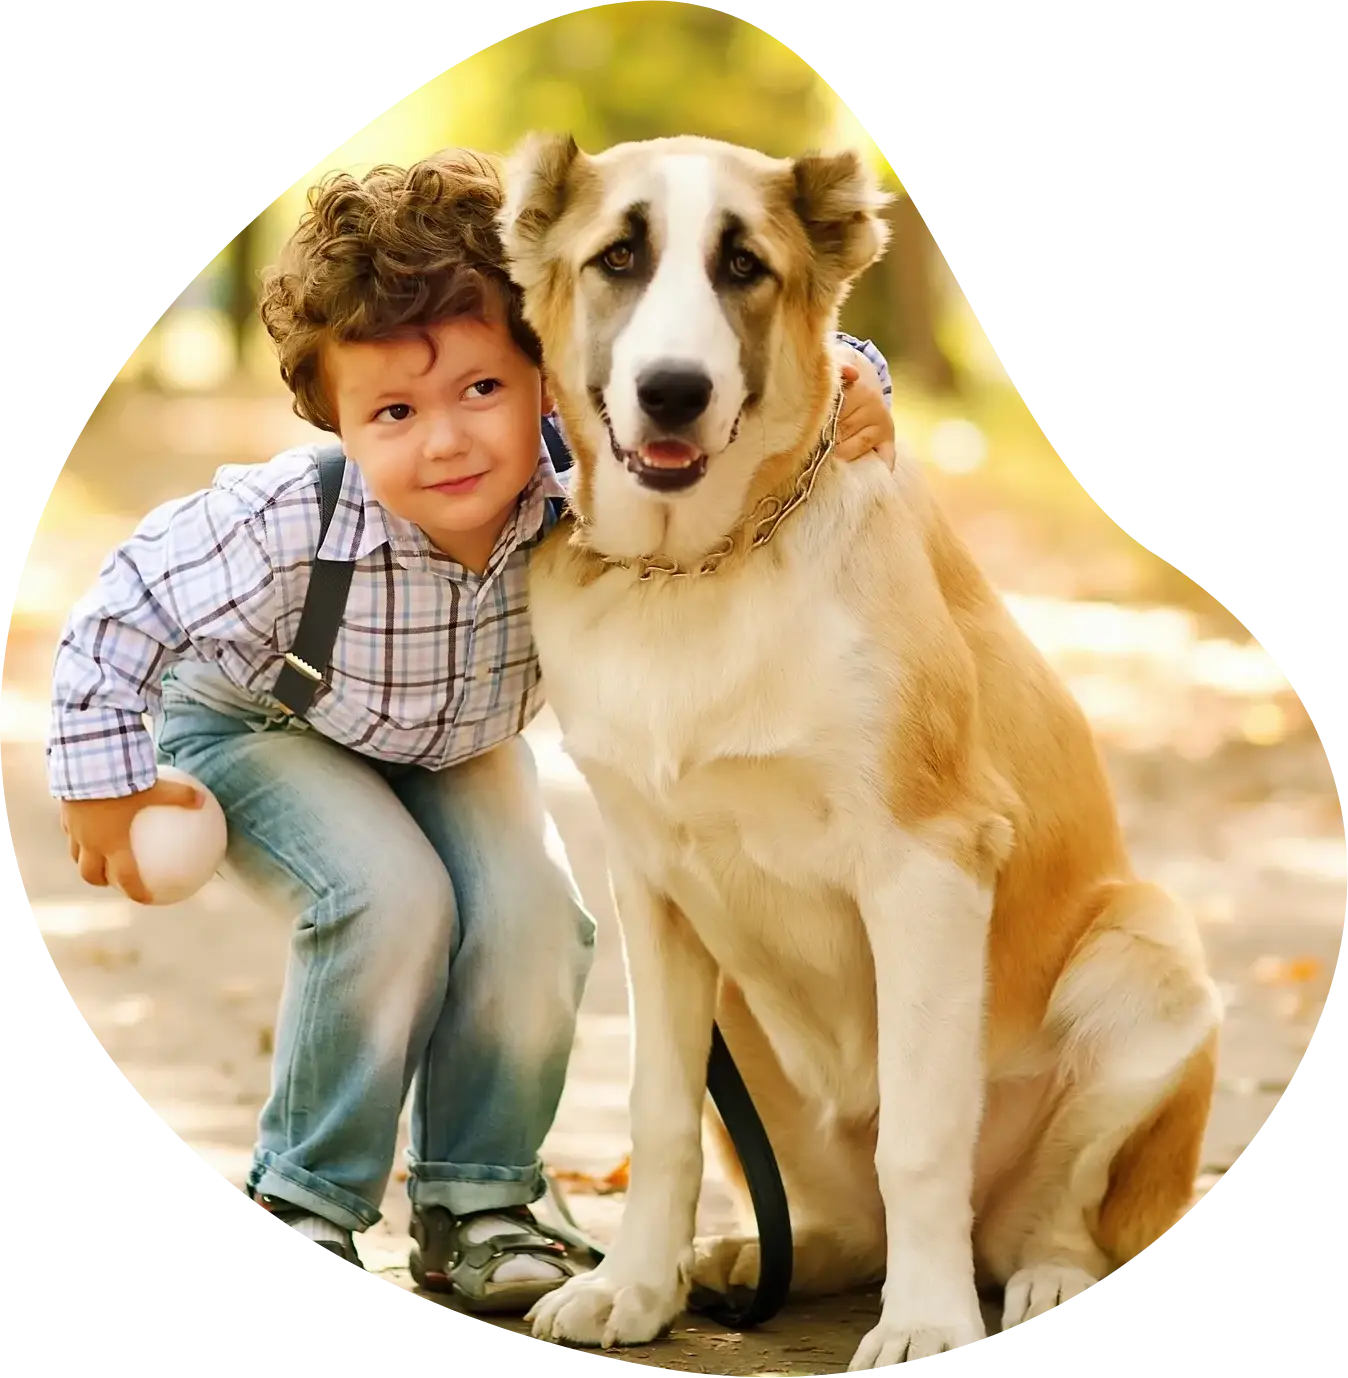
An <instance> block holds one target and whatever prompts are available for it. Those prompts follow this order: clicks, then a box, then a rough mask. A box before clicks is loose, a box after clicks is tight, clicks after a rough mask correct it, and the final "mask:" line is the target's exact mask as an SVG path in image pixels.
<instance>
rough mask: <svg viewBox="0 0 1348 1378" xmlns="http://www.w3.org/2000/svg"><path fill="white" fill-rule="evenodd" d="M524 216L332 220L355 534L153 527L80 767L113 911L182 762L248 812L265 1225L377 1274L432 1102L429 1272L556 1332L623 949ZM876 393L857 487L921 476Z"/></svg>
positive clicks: (203, 525) (103, 621)
mask: <svg viewBox="0 0 1348 1378" xmlns="http://www.w3.org/2000/svg"><path fill="white" fill-rule="evenodd" d="M500 203H501V186H500V182H499V179H498V176H497V173H496V171H495V169H494V167H493V166H492V165H491V164H489V163H488V162H486V161H485V160H483V159H481V158H480V157H478V156H477V155H475V154H472V153H468V152H463V151H448V152H445V153H442V154H440V155H437V156H436V157H435V158H432V159H428V160H426V161H424V162H422V163H419V164H417V165H415V166H414V167H412V168H411V169H408V170H406V171H404V170H400V169H396V168H390V167H384V168H379V169H376V170H375V171H373V172H371V173H370V174H369V175H368V176H366V177H365V178H364V179H363V180H361V181H356V180H355V179H353V178H350V177H346V176H339V177H336V178H334V179H331V180H329V181H327V182H326V183H324V184H322V185H320V186H319V187H317V188H315V189H314V190H313V192H311V195H310V209H309V212H308V213H307V214H306V216H305V217H304V219H303V220H302V222H301V224H300V226H299V229H298V230H297V231H296V233H295V235H294V236H293V237H292V239H291V240H290V242H289V243H288V245H287V246H286V248H285V251H284V253H283V257H282V260H281V263H280V266H279V268H278V269H277V270H275V271H273V272H272V273H271V274H270V275H269V276H268V279H267V282H266V284H265V289H264V295H263V302H262V312H263V317H264V319H265V321H266V324H267V328H268V331H269V333H270V335H271V337H272V340H273V342H274V343H275V345H276V348H277V351H278V354H279V356H280V363H281V373H282V377H283V378H284V379H285V381H286V383H287V385H288V386H289V388H290V389H291V392H292V393H293V395H294V406H295V410H296V412H297V413H298V414H299V415H300V416H301V417H303V418H305V419H306V420H308V421H310V422H311V423H313V424H314V425H316V426H318V427H319V428H321V429H324V430H328V431H332V432H334V433H336V434H337V435H338V436H339V437H340V439H341V442H342V448H343V450H344V453H345V455H346V458H347V459H348V460H349V461H350V462H349V463H347V465H346V469H345V473H344V477H343V479H342V488H341V494H340V499H339V501H338V503H337V506H336V509H335V513H333V515H332V517H331V525H330V527H329V528H328V531H327V535H326V537H325V538H324V539H322V541H321V543H320V539H319V533H320V497H319V487H318V484H317V482H316V475H317V455H316V451H315V448H314V447H312V446H309V447H303V448H301V449H297V450H292V451H289V452H287V453H285V454H282V455H280V456H278V457H277V458H275V459H273V460H272V461H270V462H269V463H267V464H261V465H252V466H229V467H226V468H225V469H222V470H221V471H220V472H219V473H218V474H217V475H216V478H215V481H214V483H213V485H212V486H211V487H210V488H208V489H205V490H203V491H201V492H198V493H196V494H194V495H192V496H191V497H188V498H186V499H183V500H181V501H176V502H171V503H168V504H166V505H164V506H163V507H161V508H159V509H158V510H157V511H155V512H153V513H151V514H150V515H149V516H148V517H147V518H146V519H145V521H144V522H143V523H142V524H141V526H140V527H139V529H138V530H137V532H136V533H135V535H134V536H133V537H132V538H131V539H130V540H129V541H128V542H127V543H126V544H125V545H123V546H122V547H121V548H120V549H118V550H117V551H115V552H114V553H113V555H112V556H111V557H110V559H109V561H108V562H107V564H106V565H105V566H104V569H103V572H102V574H101V576H100V580H99V583H98V585H97V586H96V588H95V589H94V590H93V591H92V592H91V593H90V594H89V595H88V596H87V597H86V598H85V599H83V600H82V601H81V603H80V604H79V605H78V606H77V607H76V608H75V610H74V612H73V613H72V615H71V618H70V620H69V622H68V624H67V627H66V630H65V634H64V636H63V638H62V641H61V645H60V649H59V651H58V654H57V659H56V667H55V676H54V691H53V728H52V735H51V740H50V743H49V747H48V765H49V777H50V784H51V789H52V792H53V794H54V795H56V796H57V797H58V798H59V799H60V800H61V801H62V803H61V815H62V823H63V826H64V828H65V830H66V832H67V834H68V836H69V838H70V845H71V855H72V857H73V858H74V859H75V861H76V862H77V863H78V866H79V870H80V874H81V875H82V876H83V877H84V879H85V880H87V881H89V882H91V883H93V884H95V885H106V884H108V883H113V884H116V885H117V886H119V887H120V888H121V889H122V890H123V891H124V892H125V893H126V894H127V895H128V896H129V897H131V898H132V899H135V900H141V901H143V900H145V899H146V898H148V897H147V896H146V894H145V892H144V888H143V886H142V884H141V881H140V878H139V876H138V875H137V873H136V869H135V865H134V862H133V860H132V858H131V853H130V847H129V840H128V838H129V829H130V825H131V822H132V819H133V818H134V816H135V814H136V813H137V812H138V811H139V809H141V808H143V807H145V806H146V805H147V804H161V803H169V804H176V805H182V806H184V807H193V806H196V805H198V804H199V799H198V797H197V796H196V795H195V792H194V791H192V790H190V789H189V788H186V787H184V786H181V785H178V784H175V783H172V782H169V781H158V780H156V761H159V762H163V763H171V764H173V765H176V766H179V767H181V768H183V769H185V770H187V771H189V772H190V773H191V774H192V775H194V776H195V777H196V778H197V779H199V780H201V781H202V783H203V784H204V785H205V786H206V787H207V788H209V789H210V790H211V791H212V792H213V793H214V794H215V795H216V797H217V798H218V799H219V801H220V804H221V806H222V808H223V809H224V812H225V816H226V819H227V821H228V825H229V850H228V855H227V858H226V867H225V869H226V871H227V873H228V874H230V875H231V876H232V877H233V878H235V879H236V880H239V881H241V882H242V884H243V885H244V886H245V887H246V888H247V889H248V890H249V891H250V892H251V893H252V894H254V895H255V896H257V897H258V898H259V899H261V900H263V901H264V902H267V903H269V904H271V905H272V906H274V907H276V908H277V909H279V910H281V911H282V912H284V913H286V914H287V915H288V916H289V917H290V918H291V919H292V920H293V922H294V928H293V934H292V939H291V950H290V958H289V963H288V966H287V971H286V979H285V988H284V992H283V996H282V1003H281V1010H280V1014H279V1018H278V1020H277V1035H276V1049H275V1057H274V1064H273V1074H272V1087H271V1094H270V1097H269V1099H268V1101H267V1103H266V1106H265V1107H264V1109H263V1111H262V1115H261V1120H260V1125H259V1135H258V1143H257V1146H256V1149H255V1154H254V1161H253V1166H252V1170H251V1172H250V1175H249V1179H248V1191H249V1194H250V1195H251V1196H252V1197H253V1198H254V1199H255V1200H257V1201H258V1202H260V1203H261V1204H262V1205H263V1206H265V1207H266V1208H267V1209H268V1210H270V1211H271V1212H273V1213H274V1214H275V1215H277V1216H278V1217H279V1218H281V1219H282V1220H284V1221H286V1222H287V1223H288V1224H290V1225H292V1226H293V1227H294V1228H296V1229H297V1230H299V1231H301V1232H303V1233H304V1234H306V1235H307V1236H308V1237H309V1238H311V1239H313V1240H315V1241H316V1242H318V1243H319V1244H321V1245H323V1246H324V1247H326V1248H328V1249H330V1250H331V1251H333V1252H334V1253H337V1254H339V1255H340V1256H341V1257H343V1258H345V1259H347V1260H348V1261H350V1262H353V1263H357V1264H359V1258H358V1255H357V1253H356V1250H355V1246H354V1243H353V1240H352V1233H353V1231H359V1230H363V1229H365V1228H368V1227H369V1226H370V1225H372V1224H373V1223H374V1222H375V1221H376V1220H378V1218H379V1214H380V1212H379V1204H380V1201H381V1199H382V1196H383V1192H384V1189H385V1186H386V1183H387V1179H388V1174H389V1172H390V1170H391V1167H392V1160H393V1153H394V1144H395V1136H396V1133H397V1122H398V1117H399V1113H400V1110H401V1107H402V1105H403V1103H404V1100H405V1098H406V1096H407V1093H408V1090H409V1088H410V1087H411V1086H412V1085H413V1083H415V1092H414V1096H413V1106H412V1145H411V1150H410V1154H409V1159H410V1175H409V1186H408V1189H409V1192H410V1194H411V1198H412V1204H413V1237H414V1240H415V1243H416V1247H415V1249H414V1252H413V1257H412V1270H413V1274H414V1276H415V1277H416V1279H417V1281H418V1282H419V1283H420V1284H421V1285H423V1286H425V1287H428V1288H433V1289H446V1288H452V1289H453V1290H454V1291H456V1292H457V1293H458V1294H459V1295H460V1296H461V1298H462V1299H463V1300H464V1302H465V1304H466V1305H468V1306H469V1307H471V1308H475V1309H479V1310H511V1311H524V1310H527V1309H528V1307H530V1306H531V1305H532V1304H533V1303H534V1302H535V1301H536V1300H537V1299H538V1298H539V1297H540V1296H542V1295H543V1294H544V1293H545V1292H547V1291H550V1290H551V1289H552V1288H554V1287H556V1286H558V1285H560V1283H561V1282H563V1281H564V1280H565V1279H566V1278H567V1277H568V1276H570V1275H571V1274H572V1273H574V1272H575V1271H577V1270H578V1269H579V1268H580V1267H582V1266H583V1265H582V1264H581V1262H580V1261H579V1260H578V1258H576V1257H574V1256H573V1255H572V1254H571V1252H570V1251H568V1249H567V1248H566V1245H565V1243H564V1242H563V1241H562V1240H561V1239H560V1238H559V1237H558V1236H556V1235H554V1234H553V1233H552V1232H551V1231H549V1230H547V1229H545V1228H544V1227H543V1226H541V1225H540V1224H539V1222H538V1221H537V1220H536V1219H535V1218H534V1216H533V1214H532V1212H531V1211H530V1209H529V1206H530V1204H531V1203H532V1202H535V1201H537V1200H538V1198H539V1197H540V1196H541V1195H542V1193H543V1191H544V1189H545V1184H544V1179H543V1175H542V1169H541V1164H540V1161H539V1157H538V1152H539V1148H540V1146H541V1144H542V1142H543V1139H544V1136H545V1135H546V1133H547V1131H548V1129H549V1127H550V1125H551V1123H552V1119H553V1115H554V1113H555V1111H556V1108H557V1102H558V1099H559V1097H560V1094H561V1090H562V1084H563V1080H564V1077H565V1073H566V1066H567V1061H568V1058H569V1055H570V1049H571V1044H572V1038H573V1034H574V1030H575V1020H576V1010H577V1006H578V1003H579V1000H580V996H581V991H582V988H583V985H584V981H585V977H586V974H587V972H588V969H589V965H590V959H591V953H592V949H593V942H594V924H593V921H592V919H591V918H590V916H589V915H588V914H587V913H586V911H585V909H584V907H583V906H582V904H581V900H580V897H579V895H578V893H577V891H576V887H575V885H574V883H573V881H572V879H571V876H570V874H569V871H568V870H567V867H566V863H565V860H564V858H563V856H562V854H561V849H560V845H559V843H558V840H557V836H556V831H555V829H554V828H553V826H552V824H551V820H550V819H548V818H547V816H546V814H545V812H544V810H543V806H542V803H541V798H540V793H539V788H538V782H537V778H536V774H535V771H534V766H533V762H532V759H531V757H530V754H529V751H528V748H527V746H526V745H525V743H524V741H523V739H522V738H521V737H520V735H519V734H520V733H521V732H522V730H523V729H524V728H525V727H526V726H527V724H528V723H529V722H530V720H531V719H532V718H533V717H534V715H535V713H536V712H537V710H538V709H539V707H540V706H541V694H540V685H539V671H538V666H537V661H536V658H535V655H534V651H533V644H532V638H531V636H530V632H529V624H528V619H527V614H526V608H525V601H524V595H525V573H526V568H527V561H528V553H529V550H530V548H531V547H532V546H533V545H535V544H536V543H537V542H538V541H539V540H540V539H541V538H542V536H543V535H544V534H545V533H546V531H547V530H548V529H550V525H551V522H552V521H553V520H554V518H553V517H552V515H551V510H550V508H549V506H548V502H547V499H548V498H549V497H556V496H560V495H561V494H562V493H563V491H564V490H563V489H562V488H561V486H560V484H559V483H558V480H557V475H556V472H555V470H554V468H553V466H552V464H551V463H550V461H549V459H548V457H547V450H546V447H545V446H544V445H543V444H541V442H540V418H542V417H544V416H547V415H548V414H549V413H550V411H551V403H550V400H549V399H548V397H547V394H546V390H545V388H544V386H543V381H542V371H541V370H542V358H541V350H540V346H539V343H538V340H537V338H536V337H535V336H534V335H533V332H532V331H531V330H530V329H529V328H528V326H527V325H526V324H525V322H524V320H523V318H522V316H521V314H520V307H519V300H518V296H517V294H516V291H515V289H514V287H513V285H512V284H511V283H510V282H509V279H508V277H507V276H506V273H505V271H504V268H503V266H502V253H501V247H500V243H499V240H498V239H497V235H496V228H495V217H496V214H497V211H498V210H499V208H500ZM868 355H869V357H872V358H874V359H875V360H876V362H877V368H878V369H879V370H884V361H883V359H880V358H879V357H878V355H875V354H873V352H870V351H869V350H868ZM847 375H848V376H849V377H850V378H852V379H853V380H856V379H857V378H858V377H859V376H864V377H865V379H866V381H864V382H861V383H860V384H858V382H856V381H853V382H851V383H850V384H849V389H848V403H847V406H846V408H845V410H844V413H843V420H842V423H841V425H840V436H841V437H842V439H841V441H840V446H839V451H838V452H839V455H840V457H842V458H856V457H857V456H859V455H860V454H862V453H866V452H868V451H870V450H871V449H872V448H873V447H875V446H876V444H877V441H878V442H879V444H880V445H881V446H882V447H885V448H888V446H889V443H890V442H891V441H892V435H893V427H892V421H891V420H890V417H889V412H888V408H887V406H886V405H885V402H884V400H883V398H882V396H881V388H880V387H879V386H876V385H875V383H872V382H871V381H870V375H869V373H868V372H867V371H866V370H865V368H864V366H863V365H862V364H861V362H860V361H857V362H854V363H853V364H852V365H851V366H850V367H849V368H848V370H847ZM879 381H880V380H879V379H876V380H875V382H876V383H878V382H879ZM316 560H321V561H350V562H354V569H353V574H352V578H351V583H350V588H349V592H348V593H347V595H346V602H345V615H344V617H343V619H342V623H341V628H340V631H339V633H338V635H337V639H336V642H335V645H334V648H333V651H332V657H331V664H330V665H329V666H327V667H326V673H324V674H323V681H322V683H321V684H320V685H319V687H318V689H317V691H316V693H315V695H314V697H313V700H312V706H311V707H309V708H308V709H307V710H306V711H305V712H304V713H303V716H297V715H295V714H292V713H290V712H288V711H287V708H286V706H285V705H284V704H283V703H282V702H281V701H280V699H279V698H278V695H277V689H278V673H279V672H280V671H281V669H282V667H283V663H284V662H283V657H284V655H285V653H286V652H287V650H289V649H290V647H291V646H292V645H293V643H294V640H295V636H296V631H297V627H298V624H299V620H300V613H301V610H302V608H303V606H304V602H305V595H306V592H307V590H308V588H309V585H310V576H311V573H312V572H313V570H314V568H315V561H316ZM316 668H317V669H318V671H319V672H320V673H321V672H323V671H324V670H325V667H324V666H321V665H320V666H318V667H316ZM147 712H148V713H151V714H152V715H153V717H154V726H155V733H154V736H153V737H151V735H150V734H149V733H147V731H146V729H145V727H144V725H143V719H142V715H143V714H145V713H147Z"/></svg>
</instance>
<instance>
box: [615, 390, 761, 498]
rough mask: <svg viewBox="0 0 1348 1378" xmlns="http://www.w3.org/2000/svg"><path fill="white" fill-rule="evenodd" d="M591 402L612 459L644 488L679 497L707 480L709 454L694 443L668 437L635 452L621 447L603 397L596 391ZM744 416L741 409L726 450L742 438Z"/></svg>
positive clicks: (644, 445) (650, 441) (654, 441)
mask: <svg viewBox="0 0 1348 1378" xmlns="http://www.w3.org/2000/svg"><path fill="white" fill-rule="evenodd" d="M591 398H592V401H593V402H594V405H595V409H596V410H597V411H598V413H599V415H600V416H601V417H602V418H603V422H604V429H605V430H607V431H608V439H609V446H610V448H611V450H612V452H613V457H614V458H615V459H616V460H618V461H619V463H621V464H622V465H623V466H624V468H626V470H627V472H628V473H629V474H631V475H632V476H633V478H635V479H636V481H637V482H638V483H640V484H641V485H642V487H644V488H650V489H653V490H654V491H655V492H657V493H679V492H683V491H684V490H685V489H688V488H691V487H693V485H694V484H696V483H698V482H700V481H701V480H702V479H703V478H705V477H706V473H707V459H708V455H707V452H706V451H705V450H701V449H699V448H698V447H697V446H696V445H694V444H693V443H692V442H691V441H688V440H680V439H678V438H676V437H672V436H667V437H665V438H663V439H660V440H648V441H646V442H645V444H643V445H639V446H638V447H637V448H636V449H634V450H629V449H625V448H624V447H623V446H622V445H619V444H618V437H617V436H616V435H615V434H614V433H613V423H612V422H611V421H610V420H609V415H608V408H607V407H606V406H605V405H604V399H603V394H602V393H600V392H598V391H596V392H594V393H592V394H591ZM743 414H744V412H743V409H741V411H740V415H739V416H737V417H736V418H735V424H734V426H733V427H731V431H730V438H729V440H727V441H726V445H725V448H727V449H728V448H729V447H730V445H732V444H733V443H734V441H735V437H736V436H737V435H738V434H739V429H740V418H741V417H742V416H743Z"/></svg>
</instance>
